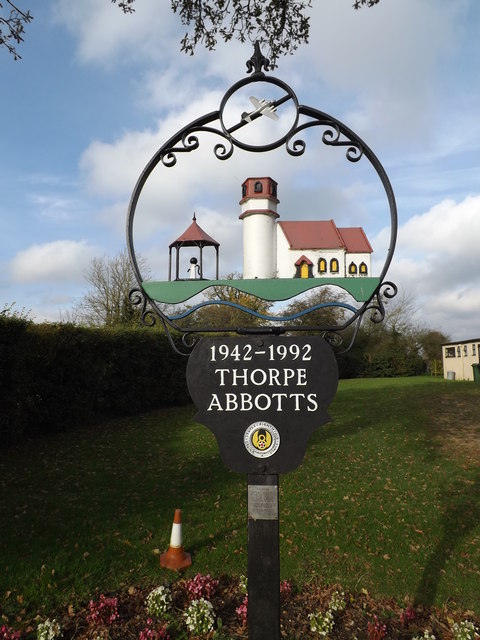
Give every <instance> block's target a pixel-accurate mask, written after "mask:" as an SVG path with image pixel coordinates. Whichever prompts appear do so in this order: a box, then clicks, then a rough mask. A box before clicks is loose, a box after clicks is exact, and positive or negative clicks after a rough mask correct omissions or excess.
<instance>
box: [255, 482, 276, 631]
mask: <svg viewBox="0 0 480 640" xmlns="http://www.w3.org/2000/svg"><path fill="white" fill-rule="evenodd" d="M248 638H249V640H280V549H279V520H278V475H273V474H272V475H253V474H249V475H248Z"/></svg>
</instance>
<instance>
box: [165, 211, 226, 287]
mask: <svg viewBox="0 0 480 640" xmlns="http://www.w3.org/2000/svg"><path fill="white" fill-rule="evenodd" d="M219 246H220V244H219V243H218V242H217V241H216V240H214V239H213V238H212V237H211V236H209V235H208V233H206V232H205V231H204V230H203V229H202V228H201V227H200V226H199V225H198V224H197V218H196V216H195V213H194V214H193V221H192V224H191V225H190V226H189V227H188V229H186V230H185V231H184V232H183V233H182V235H181V236H179V237H178V238H177V239H176V240H175V241H174V242H172V243H171V244H170V246H169V263H168V279H169V280H171V279H172V249H173V248H175V250H176V255H175V280H185V278H180V274H179V270H180V249H181V248H182V247H198V248H199V249H200V256H199V258H200V264H198V261H197V259H196V258H192V259H191V260H190V264H191V265H192V266H191V276H190V277H191V278H196V277H197V264H198V279H200V280H205V279H206V278H204V277H203V248H204V247H215V253H216V269H215V278H216V280H218V248H219Z"/></svg>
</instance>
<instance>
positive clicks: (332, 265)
mask: <svg viewBox="0 0 480 640" xmlns="http://www.w3.org/2000/svg"><path fill="white" fill-rule="evenodd" d="M330 272H331V273H338V260H337V259H336V258H332V259H331V260H330Z"/></svg>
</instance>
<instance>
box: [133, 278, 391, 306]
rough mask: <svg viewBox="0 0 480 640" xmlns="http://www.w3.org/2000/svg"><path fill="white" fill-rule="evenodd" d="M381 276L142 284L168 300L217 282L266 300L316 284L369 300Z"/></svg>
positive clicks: (156, 297) (155, 297)
mask: <svg viewBox="0 0 480 640" xmlns="http://www.w3.org/2000/svg"><path fill="white" fill-rule="evenodd" d="M379 282H380V280H379V279H378V278H364V277H361V278H325V277H321V278H265V279H264V278H258V279H254V280H244V279H238V280H193V279H192V280H172V281H168V282H144V283H143V284H142V287H143V288H144V290H145V292H146V293H147V295H148V296H150V298H152V299H153V300H157V301H159V302H165V303H167V304H178V303H180V302H185V300H189V299H190V298H192V297H193V296H196V295H198V294H199V293H201V292H202V291H204V290H205V289H208V288H209V287H213V286H216V287H218V286H225V287H231V288H233V289H238V290H239V291H243V292H244V293H248V294H251V295H254V296H257V297H258V298H262V299H263V300H271V301H274V300H288V299H289V298H293V297H294V296H297V295H299V294H300V293H304V292H305V291H309V290H310V289H314V288H315V287H323V286H331V287H332V286H333V287H340V288H341V289H344V290H345V291H347V293H350V294H351V295H352V296H353V297H354V298H355V300H357V302H365V301H366V300H368V299H369V298H370V297H371V296H372V294H373V292H374V291H375V289H376V288H377V287H378V284H379Z"/></svg>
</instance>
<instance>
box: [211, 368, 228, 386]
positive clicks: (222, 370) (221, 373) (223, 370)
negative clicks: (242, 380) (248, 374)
mask: <svg viewBox="0 0 480 640" xmlns="http://www.w3.org/2000/svg"><path fill="white" fill-rule="evenodd" d="M229 371H230V369H215V373H219V374H220V386H221V387H224V386H225V373H228V372H229Z"/></svg>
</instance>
